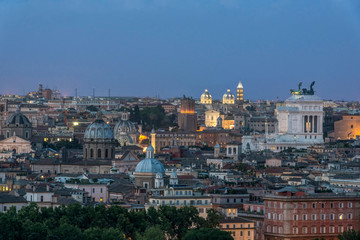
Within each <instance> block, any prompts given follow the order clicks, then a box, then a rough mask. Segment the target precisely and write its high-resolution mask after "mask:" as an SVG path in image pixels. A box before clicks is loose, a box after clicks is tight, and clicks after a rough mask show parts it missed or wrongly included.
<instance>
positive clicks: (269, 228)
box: [267, 225, 271, 233]
mask: <svg viewBox="0 0 360 240" xmlns="http://www.w3.org/2000/svg"><path fill="white" fill-rule="evenodd" d="M267 232H269V233H271V226H270V225H268V226H267Z"/></svg>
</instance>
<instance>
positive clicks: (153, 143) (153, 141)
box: [150, 129, 156, 153]
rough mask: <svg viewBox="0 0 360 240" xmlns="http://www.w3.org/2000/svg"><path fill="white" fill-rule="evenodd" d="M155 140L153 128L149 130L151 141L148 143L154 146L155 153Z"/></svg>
mask: <svg viewBox="0 0 360 240" xmlns="http://www.w3.org/2000/svg"><path fill="white" fill-rule="evenodd" d="M155 140H156V132H155V130H154V129H153V130H152V131H151V142H150V144H151V146H152V147H153V148H154V153H156V142H155Z"/></svg>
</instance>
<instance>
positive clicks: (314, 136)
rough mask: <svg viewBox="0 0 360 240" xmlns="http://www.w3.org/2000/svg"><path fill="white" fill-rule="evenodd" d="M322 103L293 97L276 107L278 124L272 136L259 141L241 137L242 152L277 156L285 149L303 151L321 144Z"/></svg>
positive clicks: (321, 101)
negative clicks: (263, 151) (268, 153)
mask: <svg viewBox="0 0 360 240" xmlns="http://www.w3.org/2000/svg"><path fill="white" fill-rule="evenodd" d="M323 103H324V101H323V100H322V99H321V98H320V97H318V96H315V95H303V94H299V95H293V96H291V97H289V98H288V99H287V100H286V101H285V102H284V103H283V104H278V105H277V107H276V110H275V111H276V112H275V116H276V118H277V120H278V125H277V131H276V132H275V134H271V135H270V134H268V131H267V127H266V126H265V129H266V130H265V135H264V137H262V138H259V136H256V137H257V139H255V138H254V137H244V138H243V151H244V152H246V151H249V150H250V151H253V150H264V149H269V150H271V151H274V152H280V151H282V150H285V149H288V148H298V149H299V148H307V147H310V146H312V145H314V144H322V143H324V139H323Z"/></svg>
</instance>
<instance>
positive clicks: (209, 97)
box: [201, 89, 212, 99]
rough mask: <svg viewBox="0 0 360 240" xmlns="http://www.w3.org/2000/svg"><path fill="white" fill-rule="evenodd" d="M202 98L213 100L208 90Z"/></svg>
mask: <svg viewBox="0 0 360 240" xmlns="http://www.w3.org/2000/svg"><path fill="white" fill-rule="evenodd" d="M201 98H206V99H212V97H211V95H210V93H209V92H208V90H207V89H205V92H204V93H203V94H201Z"/></svg>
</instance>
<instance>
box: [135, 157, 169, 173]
mask: <svg viewBox="0 0 360 240" xmlns="http://www.w3.org/2000/svg"><path fill="white" fill-rule="evenodd" d="M135 172H137V173H159V172H160V173H164V172H165V169H164V166H163V165H162V163H161V162H159V161H158V160H156V159H155V158H145V159H144V160H142V161H141V162H139V163H138V165H137V166H136V168H135Z"/></svg>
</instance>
